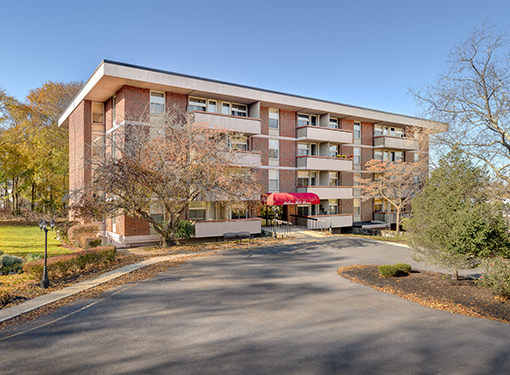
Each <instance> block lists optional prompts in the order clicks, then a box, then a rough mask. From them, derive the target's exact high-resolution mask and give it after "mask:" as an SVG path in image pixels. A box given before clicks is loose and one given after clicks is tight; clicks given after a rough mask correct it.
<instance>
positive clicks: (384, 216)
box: [374, 211, 411, 224]
mask: <svg viewBox="0 0 510 375" xmlns="http://www.w3.org/2000/svg"><path fill="white" fill-rule="evenodd" d="M408 217H411V213H410V212H408V211H404V212H401V213H400V220H402V219H405V218H408ZM374 220H375V221H382V222H384V223H389V224H396V223H397V213H396V212H374Z"/></svg>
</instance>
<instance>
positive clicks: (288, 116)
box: [280, 109, 297, 138]
mask: <svg viewBox="0 0 510 375" xmlns="http://www.w3.org/2000/svg"><path fill="white" fill-rule="evenodd" d="M296 122H297V113H296V112H293V111H286V110H284V109H280V136H282V137H292V138H295V137H296Z"/></svg>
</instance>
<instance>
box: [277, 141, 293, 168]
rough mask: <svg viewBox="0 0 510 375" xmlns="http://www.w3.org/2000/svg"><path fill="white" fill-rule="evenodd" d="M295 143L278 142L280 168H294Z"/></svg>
mask: <svg viewBox="0 0 510 375" xmlns="http://www.w3.org/2000/svg"><path fill="white" fill-rule="evenodd" d="M296 145H297V144H296V142H294V141H287V140H284V139H281V140H280V166H282V167H295V166H296V155H297V151H296V147H297V146H296Z"/></svg>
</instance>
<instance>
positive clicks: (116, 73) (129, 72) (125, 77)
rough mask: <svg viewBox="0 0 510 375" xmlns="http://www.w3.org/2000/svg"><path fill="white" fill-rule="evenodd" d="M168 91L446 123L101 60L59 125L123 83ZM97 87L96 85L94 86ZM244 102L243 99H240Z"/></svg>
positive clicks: (377, 118)
mask: <svg viewBox="0 0 510 375" xmlns="http://www.w3.org/2000/svg"><path fill="white" fill-rule="evenodd" d="M141 83H143V84H144V86H145V87H147V88H150V89H154V90H161V91H167V92H176V90H179V92H182V93H183V92H185V91H187V92H188V93H190V92H196V93H197V96H202V95H205V94H207V95H211V96H217V95H221V96H222V97H225V98H226V97H232V98H240V99H243V100H242V101H243V102H245V103H250V102H257V101H260V102H263V103H266V105H267V106H268V107H271V108H278V109H286V110H291V111H296V112H297V111H301V110H303V109H305V108H306V109H307V110H312V111H314V112H319V113H329V114H330V115H331V116H333V117H336V118H348V117H350V118H356V119H357V120H359V121H363V122H370V123H376V122H377V123H384V124H385V125H390V124H391V125H397V124H401V125H409V126H419V127H432V128H438V130H439V128H441V129H443V130H446V129H445V128H447V126H446V125H445V124H441V123H438V122H432V121H427V120H423V119H419V118H416V117H411V116H406V115H399V114H395V113H389V112H383V111H377V110H373V109H368V108H362V107H354V106H348V105H345V104H341V103H334V102H328V101H322V100H319V99H314V98H306V97H301V96H296V95H290V94H286V93H280V92H273V91H268V90H263V89H259V88H255V87H246V86H241V85H235V84H232V83H228V82H219V81H213V80H207V79H204V78H200V77H192V76H186V75H182V74H176V73H172V72H166V71H160V70H154V69H149V68H146V67H141V66H134V65H128V64H121V63H117V62H113V61H102V62H101V64H100V65H99V67H98V68H97V69H96V71H95V72H94V73H93V74H92V76H91V77H90V78H89V80H88V81H87V82H86V83H85V86H84V87H83V89H82V90H80V92H79V93H78V95H76V97H75V98H74V99H73V101H72V102H71V104H70V105H69V106H68V107H67V108H66V110H65V111H64V113H63V114H62V116H61V117H60V119H59V122H58V124H59V126H68V118H69V116H70V115H71V113H72V112H73V111H74V109H75V108H76V107H77V106H78V105H79V104H80V103H81V102H82V101H83V100H85V99H87V100H93V101H99V102H101V101H102V102H105V101H106V100H107V99H108V98H109V97H111V96H112V95H113V94H115V92H116V91H117V90H118V89H120V88H121V87H122V86H123V85H128V86H140V84H141ZM96 88H97V89H96ZM241 104H244V103H241Z"/></svg>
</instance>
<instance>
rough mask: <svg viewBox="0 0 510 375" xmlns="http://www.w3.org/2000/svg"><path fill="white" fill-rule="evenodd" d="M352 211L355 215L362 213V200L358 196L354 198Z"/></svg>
mask: <svg viewBox="0 0 510 375" xmlns="http://www.w3.org/2000/svg"><path fill="white" fill-rule="evenodd" d="M352 213H353V214H354V215H361V202H360V200H359V199H358V198H354V199H353V200H352Z"/></svg>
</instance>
